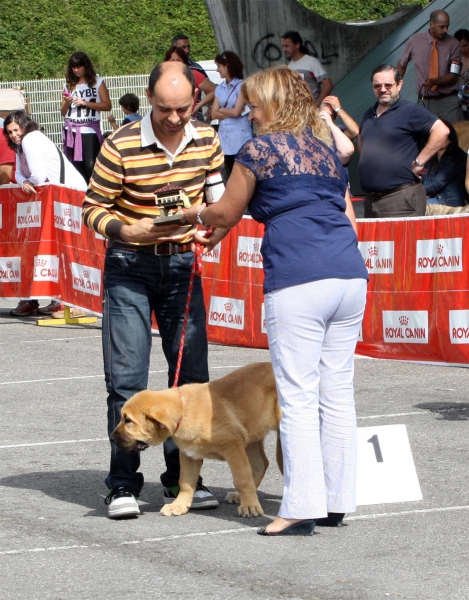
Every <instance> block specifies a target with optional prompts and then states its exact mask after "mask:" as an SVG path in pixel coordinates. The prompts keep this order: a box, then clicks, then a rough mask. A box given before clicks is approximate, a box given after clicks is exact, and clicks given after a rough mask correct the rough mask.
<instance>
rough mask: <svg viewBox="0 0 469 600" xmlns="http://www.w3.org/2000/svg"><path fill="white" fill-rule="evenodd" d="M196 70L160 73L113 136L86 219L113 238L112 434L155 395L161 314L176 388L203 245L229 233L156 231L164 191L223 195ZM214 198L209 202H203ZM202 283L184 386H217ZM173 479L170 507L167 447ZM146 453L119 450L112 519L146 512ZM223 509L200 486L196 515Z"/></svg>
mask: <svg viewBox="0 0 469 600" xmlns="http://www.w3.org/2000/svg"><path fill="white" fill-rule="evenodd" d="M194 89H195V84H194V79H193V76H192V73H191V70H190V69H189V68H188V67H186V66H185V65H183V64H182V63H177V62H169V63H161V64H159V65H157V66H156V67H155V68H154V69H153V71H152V73H151V74H150V80H149V86H148V90H147V97H148V100H149V103H150V106H151V112H150V113H149V114H148V115H146V116H145V117H144V118H143V119H142V120H141V121H138V122H133V123H129V124H128V125H125V126H123V127H121V128H120V129H118V130H117V131H116V132H115V133H114V134H113V135H112V136H111V137H110V138H108V139H107V140H106V141H105V143H104V145H103V147H102V149H101V152H100V154H99V156H98V158H97V160H96V165H95V168H94V172H93V176H92V178H91V181H90V184H89V189H88V191H87V194H86V198H85V201H84V203H83V220H84V222H85V224H86V225H87V226H88V227H90V228H92V229H93V230H94V231H96V232H97V233H99V234H101V235H103V236H104V237H106V238H107V239H108V240H109V242H108V249H107V252H106V261H105V267H104V302H103V355H104V371H105V377H106V387H107V391H108V431H109V434H110V433H111V432H112V431H113V430H114V428H115V427H116V425H117V423H118V422H119V420H120V412H121V408H122V406H123V404H124V403H125V401H126V400H127V399H128V398H130V396H132V395H133V394H135V393H136V392H138V391H141V390H144V389H146V388H147V387H148V371H149V364H150V350H151V314H152V312H154V314H155V316H156V320H157V323H158V329H159V332H160V335H161V339H162V347H163V352H164V354H165V357H166V360H167V362H168V384H169V386H172V384H173V381H174V376H175V369H176V361H177V354H178V348H179V342H180V339H181V330H182V321H183V314H184V308H185V304H186V299H187V291H188V285H189V276H190V270H191V266H192V263H193V260H194V254H193V243H194V240H195V241H197V242H199V243H201V244H203V245H204V246H205V251H210V250H211V249H212V248H213V247H214V246H215V245H216V244H217V243H218V242H219V241H220V240H221V239H222V237H224V236H225V235H226V233H227V231H226V230H215V232H214V233H213V234H212V236H211V237H210V238H209V239H205V238H204V237H202V236H199V235H197V234H196V228H195V227H193V226H192V225H187V224H186V225H180V224H162V225H155V224H154V218H155V217H156V216H158V215H159V209H158V208H157V206H156V204H155V192H157V191H158V190H161V189H162V188H165V187H167V186H171V187H173V188H176V189H177V188H182V189H183V190H184V191H185V193H186V194H187V196H188V198H189V200H190V202H191V204H201V203H202V202H204V201H208V202H210V201H216V200H217V199H218V198H219V197H220V196H221V194H222V193H223V191H224V185H223V181H222V178H221V176H220V169H221V167H222V165H223V153H222V150H221V146H220V142H219V140H218V136H217V134H216V132H215V131H214V130H213V129H212V128H211V127H210V126H208V125H205V124H204V123H201V122H197V121H195V122H190V117H191V108H192V103H193V96H194ZM204 195H205V199H204ZM205 323H206V317H205V307H204V301H203V295H202V286H201V281H200V277H198V276H197V277H196V279H195V282H194V290H193V294H192V299H191V305H190V314H189V322H188V325H187V334H186V341H185V348H184V355H183V359H182V368H181V374H180V379H179V385H182V384H185V383H204V382H206V381H208V344H207V333H206V325H205ZM164 453H165V461H166V472H165V473H163V474H162V476H161V482H162V484H163V487H164V502H165V504H166V503H170V502H172V501H173V500H174V498H175V497H176V496H177V494H178V491H179V488H178V484H179V453H178V450H177V448H176V446H175V444H174V442H173V441H172V439H171V438H170V439H168V440H167V442H165V446H164ZM139 466H140V456H139V453H133V454H129V453H126V452H124V451H122V450H121V449H119V448H118V447H117V446H116V445H115V444H113V443H112V442H111V466H110V471H109V475H108V477H107V478H106V484H107V486H108V488H109V490H110V492H109V495H108V497H107V498H106V504H107V505H108V516H109V517H110V518H111V519H118V518H126V517H134V516H136V515H138V514H139V513H140V510H139V507H138V503H137V500H136V498H137V497H138V496H139V494H140V491H141V489H142V486H143V475H142V473H140V472H137V470H138V468H139ZM215 506H218V501H217V499H216V498H215V497H214V496H213V495H212V494H211V492H210V491H209V490H208V489H207V488H205V487H204V486H203V485H202V480H200V481H199V483H198V486H197V491H196V494H195V496H194V501H193V504H192V508H208V507H215Z"/></svg>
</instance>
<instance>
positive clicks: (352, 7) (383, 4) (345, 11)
mask: <svg viewBox="0 0 469 600" xmlns="http://www.w3.org/2000/svg"><path fill="white" fill-rule="evenodd" d="M299 2H300V3H301V4H303V5H304V6H306V7H307V8H310V9H311V10H314V11H315V12H317V13H318V14H320V15H321V16H322V17H326V18H327V19H332V20H333V21H377V20H378V19H384V17H387V16H388V15H390V14H392V13H393V12H394V11H396V10H397V9H398V8H400V7H401V6H409V5H412V4H420V5H421V6H426V5H427V4H428V3H429V2H430V0H365V1H363V0H360V1H357V2H343V0H299Z"/></svg>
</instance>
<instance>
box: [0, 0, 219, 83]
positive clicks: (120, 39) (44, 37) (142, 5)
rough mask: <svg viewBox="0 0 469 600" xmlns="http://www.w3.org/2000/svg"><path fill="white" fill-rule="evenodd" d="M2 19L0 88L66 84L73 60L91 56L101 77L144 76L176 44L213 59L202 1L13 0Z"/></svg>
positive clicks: (213, 44) (214, 48)
mask: <svg viewBox="0 0 469 600" xmlns="http://www.w3.org/2000/svg"><path fill="white" fill-rule="evenodd" d="M13 6H14V8H12V10H4V11H2V20H1V22H0V80H3V81H11V80H15V79H43V78H52V77H63V75H64V72H65V68H66V65H67V62H68V59H69V57H70V55H71V54H72V53H73V52H75V51H76V50H83V51H84V52H86V53H87V54H89V56H90V58H91V59H92V61H93V63H94V65H95V67H96V68H97V70H98V71H99V72H100V73H101V74H105V75H128V74H133V73H146V72H148V71H149V70H150V69H151V67H152V66H153V65H154V64H155V63H156V62H158V61H159V60H161V59H162V58H163V56H164V54H165V52H166V51H167V50H168V48H169V47H170V45H171V39H172V38H173V36H175V35H177V34H179V33H185V34H186V35H188V36H189V37H190V39H191V56H193V57H194V58H195V59H197V58H198V59H200V60H202V59H209V58H213V57H214V56H215V55H216V53H217V51H218V50H217V44H216V42H215V37H214V34H213V30H212V26H211V23H210V19H209V16H208V12H207V9H206V7H205V2H204V0H171V1H170V2H168V1H167V0H106V1H105V2H103V1H100V0H47V2H45V1H44V0H15V2H14V5H12V7H13Z"/></svg>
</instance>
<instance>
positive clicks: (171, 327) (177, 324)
mask: <svg viewBox="0 0 469 600" xmlns="http://www.w3.org/2000/svg"><path fill="white" fill-rule="evenodd" d="M193 261H194V254H193V253H192V252H185V253H184V254H173V255H171V256H155V255H153V254H146V253H143V252H141V251H132V250H121V249H117V248H109V249H108V250H107V252H106V261H105V267H104V302H103V355H104V373H105V377H106V388H107V392H108V401H107V402H108V433H109V435H110V434H111V433H112V431H113V430H114V428H115V427H116V425H117V424H118V423H119V420H120V413H121V408H122V406H123V405H124V403H125V401H126V400H128V398H130V397H131V396H132V395H133V394H135V393H137V392H139V391H141V390H145V389H147V387H148V371H149V367H150V351H151V342H152V336H151V314H152V312H154V313H155V315H156V320H157V323H158V329H159V332H160V335H161V340H162V348H163V352H164V354H165V357H166V360H167V362H168V386H169V387H171V386H172V384H173V381H174V375H175V370H176V362H177V355H178V350H179V342H180V339H181V332H182V323H183V315H184V308H185V305H186V300H187V290H188V286H189V278H190V272H191V268H192V263H193ZM207 381H208V344H207V330H206V319H205V307H204V302H203V295H202V284H201V279H200V277H198V276H196V278H195V281H194V290H193V294H192V300H191V304H190V312H189V322H188V325H187V333H186V342H185V347H184V354H183V358H182V366H181V373H180V377H179V385H183V384H184V383H205V382H207ZM164 454H165V461H166V472H165V473H163V474H162V475H161V483H162V484H163V485H164V486H166V487H168V486H173V485H178V483H179V451H178V449H177V447H176V445H175V444H174V442H173V440H172V439H171V438H169V439H168V440H167V441H166V442H165V445H164ZM139 466H140V454H139V453H138V452H135V453H127V452H125V451H123V450H121V449H120V448H118V447H117V446H116V445H115V444H113V443H111V466H110V471H109V475H108V476H107V478H106V480H105V482H106V485H107V486H108V488H109V489H114V488H117V487H120V486H125V487H128V488H130V489H131V490H132V491H133V492H134V493H135V494H136V495H137V496H138V495H139V494H140V491H141V489H142V486H143V475H142V473H140V472H137V470H138V468H139Z"/></svg>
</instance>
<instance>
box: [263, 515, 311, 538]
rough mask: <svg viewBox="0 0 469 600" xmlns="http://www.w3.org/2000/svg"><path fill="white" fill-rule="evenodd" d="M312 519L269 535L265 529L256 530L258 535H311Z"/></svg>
mask: <svg viewBox="0 0 469 600" xmlns="http://www.w3.org/2000/svg"><path fill="white" fill-rule="evenodd" d="M314 525H315V522H314V519H306V520H305V521H299V522H298V523H293V525H289V526H288V527H285V529H282V531H277V532H275V533H269V532H268V531H267V529H266V528H265V527H259V529H258V530H257V534H258V535H270V536H274V535H313V531H314Z"/></svg>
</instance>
